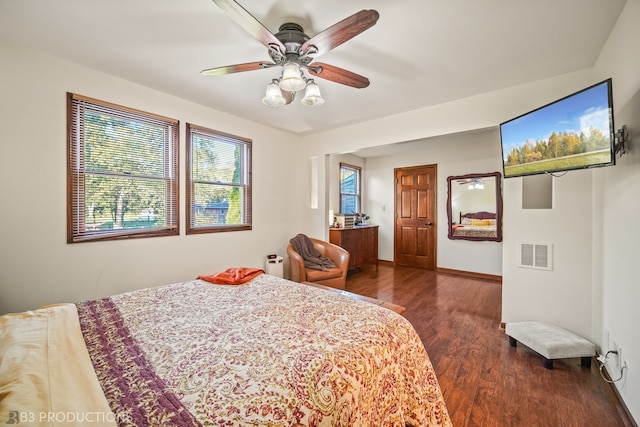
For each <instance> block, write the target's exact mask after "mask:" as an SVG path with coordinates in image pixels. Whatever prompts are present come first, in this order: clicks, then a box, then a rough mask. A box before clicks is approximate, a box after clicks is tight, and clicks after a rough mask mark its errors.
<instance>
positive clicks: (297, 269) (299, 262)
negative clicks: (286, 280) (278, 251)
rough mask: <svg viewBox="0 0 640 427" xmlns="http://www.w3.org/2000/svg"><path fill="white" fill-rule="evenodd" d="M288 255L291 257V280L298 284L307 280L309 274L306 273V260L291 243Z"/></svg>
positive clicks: (288, 247)
mask: <svg viewBox="0 0 640 427" xmlns="http://www.w3.org/2000/svg"><path fill="white" fill-rule="evenodd" d="M287 255H288V256H289V265H290V267H291V277H290V279H291V280H292V281H294V282H298V283H302V282H304V281H305V280H307V274H306V273H305V271H304V260H303V259H302V256H301V255H300V254H299V253H298V252H296V251H295V249H293V245H291V243H289V245H288V246H287Z"/></svg>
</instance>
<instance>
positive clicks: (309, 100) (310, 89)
mask: <svg viewBox="0 0 640 427" xmlns="http://www.w3.org/2000/svg"><path fill="white" fill-rule="evenodd" d="M300 102H302V104H303V105H306V106H307V107H317V106H319V105H322V104H324V98H323V97H322V95H320V86H318V85H317V84H316V83H315V82H314V81H313V80H310V81H309V83H308V84H307V89H306V90H305V91H304V98H302V100H301V101H300Z"/></svg>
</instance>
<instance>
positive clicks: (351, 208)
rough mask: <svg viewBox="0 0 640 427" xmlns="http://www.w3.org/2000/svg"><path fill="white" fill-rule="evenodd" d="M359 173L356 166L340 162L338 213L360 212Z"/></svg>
mask: <svg viewBox="0 0 640 427" xmlns="http://www.w3.org/2000/svg"><path fill="white" fill-rule="evenodd" d="M360 173H361V169H360V168H359V167H358V166H352V165H348V164H346V163H340V213H343V214H351V213H353V212H360Z"/></svg>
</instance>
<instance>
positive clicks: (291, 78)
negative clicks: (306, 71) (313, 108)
mask: <svg viewBox="0 0 640 427" xmlns="http://www.w3.org/2000/svg"><path fill="white" fill-rule="evenodd" d="M306 85H307V83H306V82H305V81H304V79H303V78H302V73H300V65H298V64H296V63H295V62H287V63H286V64H285V65H284V70H283V71H282V79H280V88H281V89H282V90H286V91H288V92H297V91H299V90H302V89H304V88H305V86H306Z"/></svg>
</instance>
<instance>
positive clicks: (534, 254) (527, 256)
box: [518, 243, 553, 270]
mask: <svg viewBox="0 0 640 427" xmlns="http://www.w3.org/2000/svg"><path fill="white" fill-rule="evenodd" d="M552 255H553V245H552V244H550V243H520V251H519V253H518V260H519V264H518V267H522V268H535V269H537V270H552V269H553V268H552V267H553V266H552V259H553V257H552Z"/></svg>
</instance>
